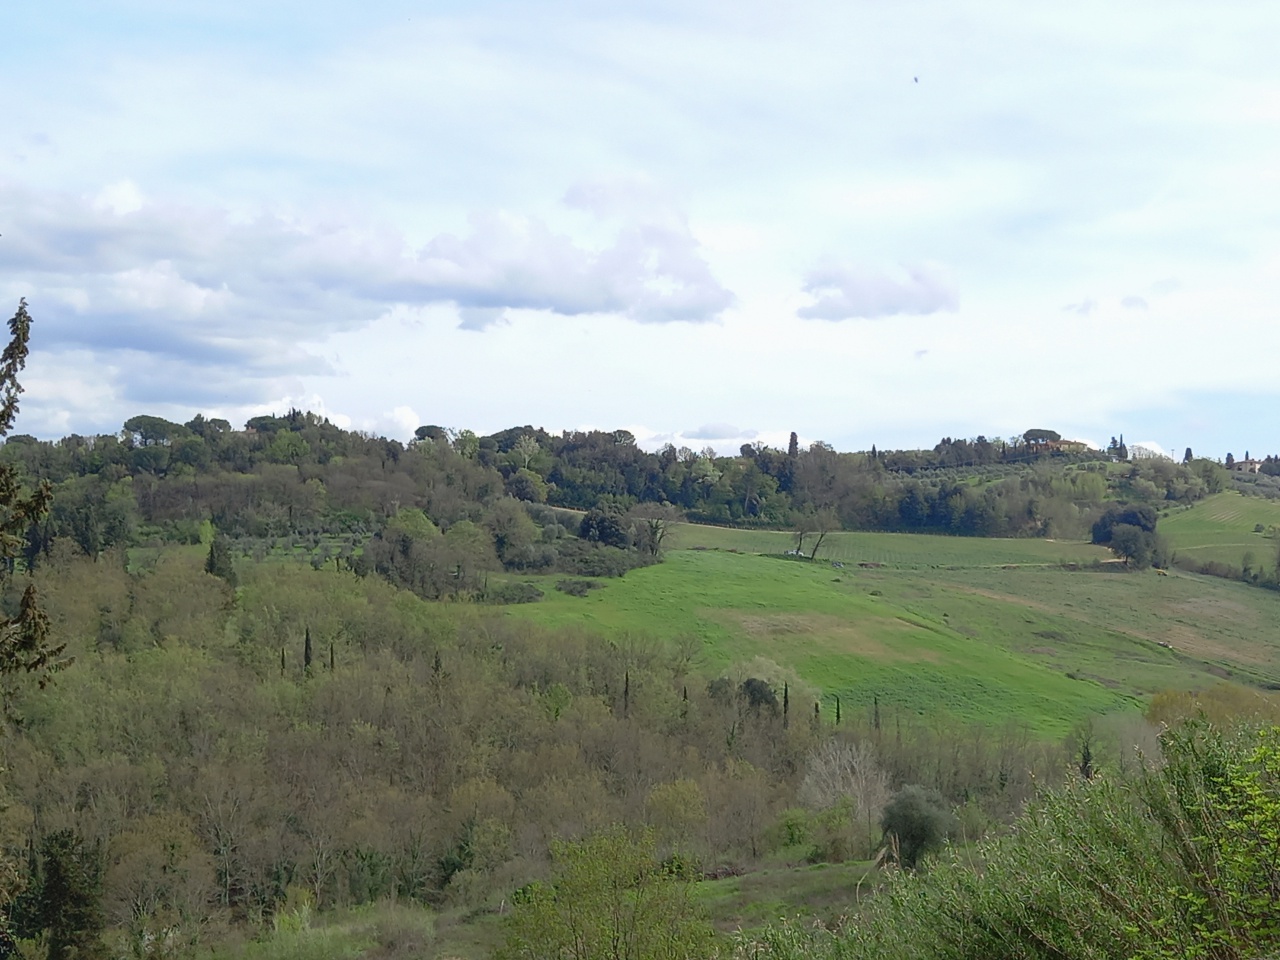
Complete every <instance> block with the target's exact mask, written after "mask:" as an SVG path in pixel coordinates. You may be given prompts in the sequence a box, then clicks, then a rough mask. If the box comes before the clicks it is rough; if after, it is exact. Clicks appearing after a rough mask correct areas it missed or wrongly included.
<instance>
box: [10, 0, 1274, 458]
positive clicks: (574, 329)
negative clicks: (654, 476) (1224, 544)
mask: <svg viewBox="0 0 1280 960" xmlns="http://www.w3.org/2000/svg"><path fill="white" fill-rule="evenodd" d="M3 20H4V27H5V40H6V43H5V54H4V56H3V57H2V58H0V116H3V117H4V118H5V123H4V125H3V133H2V134H0V314H2V315H3V316H9V315H10V311H11V310H12V309H16V305H17V302H18V300H19V298H22V297H25V298H26V299H27V301H28V304H29V309H30V311H31V315H32V317H33V321H34V322H33V332H32V353H31V356H30V359H29V361H28V365H27V369H26V371H25V373H24V375H23V385H24V386H25V387H26V393H25V394H24V396H23V406H22V411H21V414H20V415H19V419H18V423H17V427H16V430H18V431H20V432H27V433H33V434H36V435H37V436H40V437H46V438H55V437H58V436H62V435H65V434H67V433H73V432H74V433H81V434H89V433H99V432H116V431H118V430H119V429H120V426H121V424H122V423H123V421H124V420H125V419H127V418H129V417H131V416H133V415H135V414H138V413H150V414H154V415H157V416H163V417H167V418H169V419H173V420H178V421H185V420H187V419H190V417H191V416H193V415H194V414H195V413H197V412H203V413H204V414H205V415H206V416H222V417H226V418H227V419H229V420H231V421H232V422H234V423H242V422H243V421H244V420H245V419H247V418H248V417H251V416H255V415H258V414H262V413H273V412H274V413H284V412H285V411H287V410H288V409H289V408H291V407H297V408H300V409H310V410H314V411H316V412H317V413H321V414H323V415H325V416H328V417H329V418H330V419H332V420H333V421H334V422H336V423H338V424H340V425H342V426H346V427H350V428H355V429H362V430H369V431H373V432H377V433H381V434H386V435H388V436H395V437H400V438H402V439H407V438H408V437H409V436H411V435H412V432H413V430H414V428H415V427H416V426H418V425H420V424H428V423H430V424H440V425H443V426H446V427H453V428H464V427H465V428H470V429H473V430H475V431H477V432H478V433H481V434H483V433H488V432H492V431H496V430H500V429H503V428H506V427H509V426H514V425H521V424H533V425H536V426H542V427H545V428H546V429H548V430H550V431H552V432H557V433H558V432H559V431H561V430H566V429H583V428H600V429H616V428H625V429H629V430H631V431H632V432H633V433H635V434H636V436H637V437H638V438H639V439H640V440H641V442H642V443H643V444H644V445H646V446H649V447H653V446H656V445H660V444H662V443H666V442H673V443H675V444H676V445H678V446H679V445H688V446H691V447H695V448H702V447H705V446H708V445H710V446H713V447H715V448H716V449H717V450H719V451H721V452H724V453H728V452H733V451H736V450H737V449H738V447H739V446H740V445H741V444H743V443H747V442H764V443H769V444H772V445H776V446H785V444H786V441H787V437H788V435H789V433H790V432H791V431H793V430H794V431H796V432H797V433H798V434H799V436H800V437H801V439H802V441H804V442H809V441H813V440H824V441H826V442H828V443H831V444H832V445H834V446H835V447H836V448H837V449H843V450H859V449H867V448H869V447H870V446H871V445H872V444H875V445H876V446H878V447H880V448H881V449H885V448H897V447H919V446H925V447H932V446H933V445H934V444H935V443H936V442H937V441H938V439H939V438H941V437H943V436H953V437H973V436H977V435H979V434H982V435H986V436H988V437H995V436H1002V437H1007V436H1011V435H1015V434H1021V433H1022V432H1023V431H1024V430H1027V429H1029V428H1033V427H1037V428H1049V429H1054V430H1057V431H1059V432H1060V433H1062V434H1063V435H1064V436H1067V437H1071V438H1078V439H1086V440H1089V441H1092V442H1095V443H1100V444H1105V443H1106V442H1107V441H1108V440H1109V439H1110V437H1112V436H1116V435H1120V434H1124V435H1125V438H1126V440H1128V441H1130V442H1135V441H1136V442H1142V443H1144V444H1146V445H1149V446H1153V447H1159V448H1162V449H1165V450H1168V451H1170V452H1172V453H1174V454H1175V455H1176V456H1177V457H1179V458H1181V455H1182V452H1183V450H1184V448H1186V447H1188V446H1190V447H1192V448H1193V449H1194V451H1195V452H1196V453H1197V454H1198V455H1208V456H1213V457H1218V458H1221V457H1224V456H1225V455H1226V453H1227V452H1232V453H1234V455H1235V456H1236V457H1237V458H1239V457H1242V456H1243V455H1244V453H1245V451H1246V450H1248V451H1249V452H1250V453H1252V454H1254V455H1264V454H1267V453H1280V417H1277V416H1276V413H1275V412H1276V410H1277V407H1278V404H1280V369H1278V364H1277V358H1280V322H1277V321H1280V58H1277V57H1276V56H1275V53H1274V52H1275V50H1276V49H1277V48H1278V47H1280V8H1276V7H1275V5H1274V4H1267V3H1262V2H1236V3H1227V4H1221V5H1215V6H1214V7H1213V8H1212V10H1210V9H1209V8H1208V7H1206V5H1205V4H1203V3H1201V2H1194V3H1191V2H1179V0H1168V2H1161V3H1154V2H1135V3H1131V4H1115V3H1111V2H1107V3H1101V2H1091V0H1083V2H1077V3H1073V4H1054V5H1048V4H1028V3H1025V2H1002V0H981V2H967V3H966V2H948V3H941V2H932V0H910V2H889V0H851V2H849V3H845V4H832V3H813V2H804V0H801V2H793V3H789V4H778V3H764V2H757V0H734V2H728V0H725V2H719V0H707V2H698V0H681V2H678V3H677V2H657V0H632V2H628V3H625V4H624V3H605V2H590V0H581V2H572V0H566V2H556V0H547V2H542V3H537V4H534V3H514V2H490V0H469V2H467V3H461V2H436V3H432V2H417V3H410V2H401V0H383V2H378V3H374V4H363V5H357V4H353V3H349V2H348V3H336V2H329V0H309V2H307V3H301V2H294V0H255V2H254V3H252V4H250V3H246V2H240V0H219V2H216V3H215V2H213V0H186V2H184V3H181V4H174V3H172V2H171V0H165V2H161V0H116V2H109V3H102V2H71V0H45V2H43V3H39V4H33V3H29V4H20V5H14V9H12V10H8V9H7V10H6V12H5V14H4V17H3Z"/></svg>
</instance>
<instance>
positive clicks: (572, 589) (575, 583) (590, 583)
mask: <svg viewBox="0 0 1280 960" xmlns="http://www.w3.org/2000/svg"><path fill="white" fill-rule="evenodd" d="M598 586H600V582H599V581H598V580H559V581H557V582H556V589H557V590H559V591H560V592H561V593H567V594H568V595H569V596H571V597H585V596H586V595H587V594H588V593H590V592H591V591H592V590H594V589H596V588H597V587H598Z"/></svg>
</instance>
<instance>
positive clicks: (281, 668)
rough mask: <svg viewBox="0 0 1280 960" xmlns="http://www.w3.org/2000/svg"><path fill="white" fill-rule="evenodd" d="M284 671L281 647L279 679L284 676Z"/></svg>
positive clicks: (282, 649) (281, 649)
mask: <svg viewBox="0 0 1280 960" xmlns="http://www.w3.org/2000/svg"><path fill="white" fill-rule="evenodd" d="M284 671H285V665H284V647H281V648H280V676H281V677H283V676H284Z"/></svg>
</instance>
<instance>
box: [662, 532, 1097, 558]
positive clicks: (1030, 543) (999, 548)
mask: <svg viewBox="0 0 1280 960" xmlns="http://www.w3.org/2000/svg"><path fill="white" fill-rule="evenodd" d="M668 541H669V544H668V545H669V547H670V548H671V549H672V550H698V549H702V550H737V551H739V552H742V553H777V554H781V553H786V551H788V550H791V549H793V548H794V547H795V545H796V537H795V534H794V533H790V532H788V531H785V530H735V529H731V528H728V527H709V526H702V525H700V524H694V523H686V524H680V525H678V526H676V527H674V528H673V529H672V530H671V533H670V534H669V535H668ZM812 543H813V537H812V536H811V537H809V538H808V539H807V540H806V541H805V551H806V552H808V551H809V549H810V547H811V545H812ZM1109 556H1110V554H1109V553H1108V552H1107V551H1106V550H1105V549H1103V548H1101V547H1095V546H1093V545H1092V544H1087V543H1081V542H1077V541H1070V540H1014V539H1003V540H1001V539H994V538H992V539H986V538H980V537H940V536H930V535H928V534H921V533H856V532H854V533H846V532H837V533H831V534H828V535H827V538H826V539H825V540H824V541H823V542H822V546H821V548H820V549H819V552H818V559H819V560H824V561H832V560H834V561H838V562H841V563H846V564H848V563H855V564H856V563H880V564H884V565H886V566H893V567H900V568H916V569H933V568H937V567H953V566H955V567H982V566H1002V565H1006V564H1059V563H1089V562H1091V561H1093V560H1103V559H1106V558H1108V557H1109Z"/></svg>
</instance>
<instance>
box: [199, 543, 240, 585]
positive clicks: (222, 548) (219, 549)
mask: <svg viewBox="0 0 1280 960" xmlns="http://www.w3.org/2000/svg"><path fill="white" fill-rule="evenodd" d="M204 570H205V573H211V574H213V575H214V576H215V577H219V578H221V579H223V580H225V581H226V582H227V583H228V584H230V585H231V586H232V587H235V585H236V569H235V566H234V565H233V564H232V562H231V546H230V545H229V544H228V543H227V538H226V537H224V536H222V535H221V534H215V535H214V537H213V540H212V541H211V542H210V543H209V556H208V557H206V558H205V561H204Z"/></svg>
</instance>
